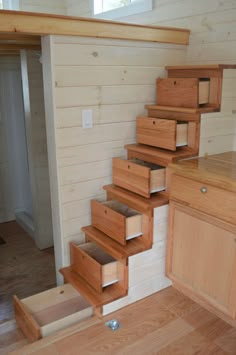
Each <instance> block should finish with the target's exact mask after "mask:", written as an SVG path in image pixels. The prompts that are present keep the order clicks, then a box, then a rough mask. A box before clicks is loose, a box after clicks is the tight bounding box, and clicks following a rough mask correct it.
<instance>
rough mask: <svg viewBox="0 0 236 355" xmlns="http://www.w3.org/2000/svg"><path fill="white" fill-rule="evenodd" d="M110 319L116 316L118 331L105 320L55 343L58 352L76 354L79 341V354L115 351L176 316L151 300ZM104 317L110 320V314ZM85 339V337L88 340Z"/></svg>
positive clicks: (113, 315)
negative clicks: (106, 324) (106, 323)
mask: <svg viewBox="0 0 236 355" xmlns="http://www.w3.org/2000/svg"><path fill="white" fill-rule="evenodd" d="M144 315H145V317H144ZM112 318H116V319H118V320H119V322H120V323H121V328H120V329H119V330H118V331H116V332H113V331H111V330H110V329H108V328H107V327H106V326H105V323H103V325H98V326H94V327H92V328H91V329H89V330H88V331H87V332H81V333H80V334H76V335H74V336H73V337H70V338H69V339H65V340H63V341H59V342H57V343H56V348H57V350H58V352H59V353H60V354H65V355H67V354H76V349H77V347H78V344H79V349H80V352H81V354H87V353H90V354H113V353H115V354H116V353H119V351H120V349H126V347H127V346H129V345H132V344H133V343H135V342H136V341H137V340H139V339H145V337H146V336H147V335H148V334H149V333H150V332H153V331H156V330H157V329H162V327H164V326H166V325H167V324H169V323H171V322H173V321H174V320H175V319H176V317H175V316H174V315H173V314H171V312H169V311H168V310H167V309H164V308H163V307H161V306H160V305H159V304H158V303H156V302H153V300H152V299H150V300H149V302H147V300H145V302H141V303H139V304H134V305H132V306H129V307H127V308H125V309H123V310H121V311H118V312H115V313H114V314H112ZM108 319H111V316H109V317H106V318H105V319H104V322H105V321H106V320H108ZM85 339H89V342H87V341H85Z"/></svg>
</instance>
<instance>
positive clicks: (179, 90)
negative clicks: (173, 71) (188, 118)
mask: <svg viewBox="0 0 236 355" xmlns="http://www.w3.org/2000/svg"><path fill="white" fill-rule="evenodd" d="M209 92H210V81H209V80H208V79H198V78H167V79H157V103H158V105H163V106H175V107H187V108H197V107H199V105H203V104H208V103H209Z"/></svg>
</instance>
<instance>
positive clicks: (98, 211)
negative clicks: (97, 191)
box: [91, 200, 142, 245]
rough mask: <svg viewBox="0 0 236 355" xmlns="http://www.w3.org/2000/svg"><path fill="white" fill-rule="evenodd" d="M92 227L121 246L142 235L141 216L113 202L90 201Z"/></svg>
mask: <svg viewBox="0 0 236 355" xmlns="http://www.w3.org/2000/svg"><path fill="white" fill-rule="evenodd" d="M91 215H92V225H93V226H94V227H96V228H97V229H99V230H101V231H102V232H104V233H105V234H107V235H108V236H109V237H110V238H112V239H114V240H115V241H117V242H118V243H120V244H122V245H126V243H127V240H130V239H132V238H135V237H138V236H140V235H142V215H141V214H140V213H138V212H137V211H135V210H133V209H132V208H129V207H128V206H126V205H124V204H122V203H120V202H118V201H115V200H111V201H106V202H97V201H95V200H92V201H91Z"/></svg>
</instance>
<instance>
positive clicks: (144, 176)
mask: <svg viewBox="0 0 236 355" xmlns="http://www.w3.org/2000/svg"><path fill="white" fill-rule="evenodd" d="M150 170H151V169H150V168H148V167H146V166H141V165H138V164H135V163H133V162H130V161H129V160H123V159H119V158H113V159H112V176H113V184H115V185H118V186H120V187H123V188H124V189H127V190H129V191H132V192H135V193H137V194H139V195H142V196H144V197H150Z"/></svg>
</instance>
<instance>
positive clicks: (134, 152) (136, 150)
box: [125, 144, 198, 166]
mask: <svg viewBox="0 0 236 355" xmlns="http://www.w3.org/2000/svg"><path fill="white" fill-rule="evenodd" d="M125 148H126V149H127V150H128V159H141V160H144V161H147V162H150V163H153V164H158V165H161V166H168V164H170V163H172V162H175V161H177V160H180V159H186V158H191V157H194V156H197V155H198V153H197V152H196V151H194V150H193V149H191V148H189V147H179V148H178V149H177V150H176V151H167V150H165V149H161V148H155V147H151V146H147V145H144V144H128V145H125Z"/></svg>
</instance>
